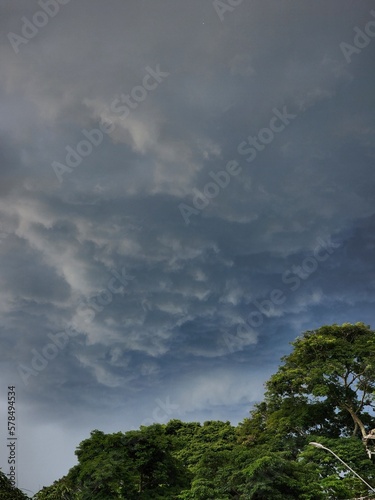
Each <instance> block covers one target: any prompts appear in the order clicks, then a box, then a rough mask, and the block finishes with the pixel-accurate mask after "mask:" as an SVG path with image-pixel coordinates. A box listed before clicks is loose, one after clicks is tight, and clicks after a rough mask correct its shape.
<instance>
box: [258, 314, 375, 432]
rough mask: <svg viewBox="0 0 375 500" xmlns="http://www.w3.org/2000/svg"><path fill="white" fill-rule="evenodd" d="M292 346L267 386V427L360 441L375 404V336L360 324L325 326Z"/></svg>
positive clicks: (298, 339) (310, 332)
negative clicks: (352, 437) (359, 438)
mask: <svg viewBox="0 0 375 500" xmlns="http://www.w3.org/2000/svg"><path fill="white" fill-rule="evenodd" d="M292 345H293V346H294V350H293V351H292V353H291V354H289V355H288V356H285V357H284V358H283V362H284V363H283V365H282V366H281V367H280V368H279V370H278V372H277V373H276V374H275V375H273V376H272V377H271V378H270V380H269V381H268V382H267V384H266V387H267V393H266V404H267V407H268V415H269V416H268V424H269V425H270V426H271V428H272V427H274V428H275V427H279V429H281V430H282V432H283V433H284V435H289V436H290V435H294V436H298V435H299V436H301V435H302V436H303V435H305V434H306V433H308V432H315V433H321V434H326V435H327V436H332V437H333V436H339V435H342V436H348V435H350V434H351V435H353V436H356V435H357V433H358V431H360V433H361V435H362V437H363V438H364V437H365V436H366V435H367V434H368V430H366V427H368V426H369V425H370V424H371V422H372V416H371V413H370V412H371V411H372V410H373V408H374V402H375V399H374V390H375V333H374V332H373V331H372V330H370V328H369V327H368V326H366V325H364V324H363V323H356V324H355V325H352V324H348V323H345V324H343V325H342V326H338V325H332V326H323V327H321V328H319V329H318V330H313V331H307V332H306V333H304V334H303V335H302V336H301V337H299V338H297V340H296V341H295V342H292ZM270 413H272V417H271V416H270Z"/></svg>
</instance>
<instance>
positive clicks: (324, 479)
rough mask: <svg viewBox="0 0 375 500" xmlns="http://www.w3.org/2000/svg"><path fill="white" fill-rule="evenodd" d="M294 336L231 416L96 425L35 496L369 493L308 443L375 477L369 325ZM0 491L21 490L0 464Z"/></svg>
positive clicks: (289, 498) (100, 499)
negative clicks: (119, 428) (247, 408)
mask: <svg viewBox="0 0 375 500" xmlns="http://www.w3.org/2000/svg"><path fill="white" fill-rule="evenodd" d="M292 346H293V349H292V352H291V353H290V354H289V355H287V356H284V357H283V358H282V360H281V365H280V367H279V369H278V370H277V372H276V373H275V374H274V375H272V376H271V377H270V379H269V380H268V381H267V383H266V387H265V389H266V391H265V395H264V399H263V401H261V402H259V403H258V404H257V405H255V407H254V408H253V410H252V411H251V412H250V414H249V416H248V417H246V418H245V419H244V420H243V421H242V422H241V423H240V424H238V425H237V426H233V425H231V423H230V422H221V421H207V422H204V423H203V424H202V423H199V422H182V421H181V420H171V421H170V422H168V423H167V424H153V425H149V426H141V427H140V429H139V430H132V431H128V432H125V433H123V432H117V433H113V434H105V433H104V432H102V431H100V430H94V431H92V432H91V434H90V437H89V438H88V439H86V440H84V441H82V442H81V443H80V444H79V446H78V447H77V450H76V452H75V453H76V455H77V459H78V464H77V465H75V466H74V467H72V468H71V469H70V470H69V472H68V473H67V474H66V476H64V477H62V478H61V479H58V480H57V481H55V482H54V483H53V484H52V485H51V486H48V487H44V488H43V489H42V490H41V491H39V492H38V493H37V494H36V495H35V496H34V499H35V500H73V499H76V500H109V499H119V500H120V499H129V500H152V499H155V500H162V499H168V500H270V499H272V500H294V499H296V500H297V499H298V500H320V499H322V500H323V499H332V500H333V499H335V500H337V499H342V500H348V499H354V498H367V496H368V495H369V494H370V492H369V488H367V486H366V485H365V484H364V483H363V482H361V481H360V480H359V479H358V478H357V477H356V476H355V475H353V474H352V473H351V472H350V471H349V470H348V469H347V468H346V467H345V466H344V465H343V464H342V463H341V462H340V461H338V460H337V459H336V458H335V457H334V455H332V454H331V453H327V451H326V450H324V449H317V448H316V447H313V446H311V445H310V444H309V443H310V442H312V441H313V442H318V443H321V444H323V445H324V446H325V447H327V448H329V449H330V450H333V451H334V453H336V454H337V455H338V456H339V457H341V458H342V459H343V460H344V461H345V462H346V463H347V464H348V465H349V466H350V467H351V468H352V469H354V470H355V471H356V472H357V473H358V474H359V475H360V476H362V477H363V478H364V479H365V480H366V482H367V483H369V484H370V485H373V486H374V487H375V467H374V463H373V460H374V459H375V446H374V445H375V430H374V431H373V432H372V428H373V427H375V418H374V404H375V399H374V394H375V392H374V391H375V332H374V331H372V330H371V329H370V327H369V326H367V325H365V324H363V323H356V324H349V323H345V324H343V325H336V324H334V325H331V326H323V327H321V328H319V329H316V330H311V331H307V332H305V333H303V334H302V335H301V336H299V337H298V338H297V339H296V340H295V341H294V342H292ZM373 443H374V445H373ZM0 493H1V495H0V497H1V498H2V499H3V498H4V500H8V499H13V498H14V499H16V500H17V499H21V498H27V496H26V495H24V494H23V493H22V492H20V491H19V490H16V489H15V488H11V486H10V485H9V484H8V483H7V479H6V476H4V474H2V473H1V472H0ZM6 495H8V496H6ZM12 495H14V496H12ZM17 495H18V496H17Z"/></svg>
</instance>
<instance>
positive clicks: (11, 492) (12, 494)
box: [0, 471, 28, 500]
mask: <svg viewBox="0 0 375 500" xmlns="http://www.w3.org/2000/svg"><path fill="white" fill-rule="evenodd" d="M0 498H1V500H24V499H25V498H28V496H27V495H25V494H24V493H23V492H22V491H21V490H20V489H18V488H15V487H14V486H12V483H11V482H10V481H9V479H8V478H7V476H6V475H5V474H4V473H3V472H1V471H0Z"/></svg>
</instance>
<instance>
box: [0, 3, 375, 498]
mask: <svg viewBox="0 0 375 500" xmlns="http://www.w3.org/2000/svg"><path fill="white" fill-rule="evenodd" d="M0 8H1V17H0V30H1V37H0V60H1V65H2V71H1V73H0V110H1V112H0V255H1V259H0V285H1V286H0V299H1V300H0V346H1V349H0V380H1V387H0V401H1V419H0V422H2V423H1V426H2V428H1V429H0V438H1V443H0V444H1V449H0V460H1V467H2V469H3V471H4V472H7V471H8V465H7V448H6V438H7V429H6V418H7V390H8V389H7V388H8V386H9V385H11V386H15V387H16V398H17V399H16V413H17V417H16V418H17V437H18V448H17V471H18V486H19V487H21V488H24V489H25V490H26V489H27V490H31V491H33V492H36V491H37V490H38V489H40V488H41V487H42V486H43V485H48V484H51V483H52V482H53V481H54V480H55V479H58V478H60V477H62V476H63V475H64V474H66V473H67V472H68V470H69V468H70V467H72V466H73V465H74V464H75V463H76V459H75V455H74V450H75V448H76V447H77V446H78V444H79V442H80V441H82V440H83V439H86V438H87V437H89V434H90V431H92V430H93V429H100V430H102V431H104V432H117V431H124V432H125V431H127V430H130V429H137V428H139V426H140V425H149V424H151V423H153V422H160V423H166V422H167V421H169V420H170V419H174V418H178V419H181V420H185V421H200V422H204V421H205V420H224V421H226V420H229V421H230V422H232V423H233V424H234V425H235V424H237V423H238V422H239V421H241V420H243V419H244V418H245V417H247V416H248V415H249V411H250V410H251V408H252V407H253V405H254V404H255V403H256V402H259V401H260V400H261V399H262V397H263V394H264V382H265V381H266V380H267V379H268V378H269V376H270V375H271V374H272V373H274V372H275V371H276V370H277V368H278V366H279V364H280V358H281V357H282V356H283V355H285V354H287V353H288V352H290V350H291V346H290V342H291V341H293V340H294V339H295V338H296V337H297V336H298V335H300V334H301V333H302V332H304V331H306V330H313V329H315V328H319V327H320V326H322V325H325V324H333V323H338V324H342V323H345V322H349V323H355V322H358V321H361V322H364V323H365V324H367V325H370V326H371V327H372V328H373V327H374V326H375V321H374V290H375V274H374V264H375V259H374V248H375V236H374V229H375V204H374V193H375V189H374V188H375V186H374V180H375V176H374V160H375V142H374V138H375V120H374V102H375V101H374V97H375V94H374V83H375V82H374V80H375V71H374V60H375V58H374V55H375V40H374V38H375V6H374V3H373V2H372V1H367V0H366V1H365V0H363V1H358V0H357V1H349V0H331V1H330V2H326V0H324V1H323V0H317V1H314V2H310V1H307V0H300V1H298V2H297V1H294V2H291V1H286V0H272V1H271V0H251V1H250V0H243V1H241V0H222V1H219V0H215V1H212V0H189V2H179V1H176V0H143V1H141V0H127V1H120V0H111V2H104V1H100V0H59V1H58V2H57V0H39V2H37V1H34V0H8V1H7V0H2V1H1V5H0Z"/></svg>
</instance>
